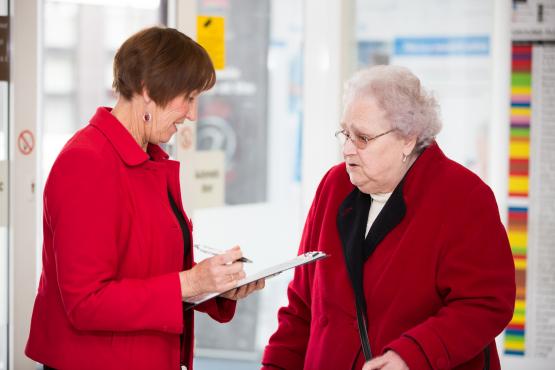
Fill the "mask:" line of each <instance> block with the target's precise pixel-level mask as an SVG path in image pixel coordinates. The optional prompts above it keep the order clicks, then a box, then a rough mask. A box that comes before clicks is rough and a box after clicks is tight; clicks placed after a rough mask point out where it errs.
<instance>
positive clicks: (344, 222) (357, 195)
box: [337, 188, 372, 303]
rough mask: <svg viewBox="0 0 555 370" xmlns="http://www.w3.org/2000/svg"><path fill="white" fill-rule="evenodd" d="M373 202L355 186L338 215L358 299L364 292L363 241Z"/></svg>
mask: <svg viewBox="0 0 555 370" xmlns="http://www.w3.org/2000/svg"><path fill="white" fill-rule="evenodd" d="M371 202H372V198H371V197H370V196H369V195H368V194H364V193H362V192H360V191H359V190H358V189H357V188H355V189H354V190H353V191H352V192H351V193H350V194H349V195H348V196H347V198H345V200H344V201H343V203H341V206H340V207H339V213H338V215H337V229H338V231H339V238H340V239H341V244H342V246H343V254H344V256H345V262H346V264H347V271H348V273H349V277H350V278H351V282H352V284H353V288H354V290H355V296H356V297H357V299H358V298H359V297H360V294H361V293H362V264H363V259H362V242H363V240H364V232H365V231H366V222H367V220H368V211H369V210H370V204H371ZM359 303H362V302H359Z"/></svg>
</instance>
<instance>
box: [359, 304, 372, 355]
mask: <svg viewBox="0 0 555 370" xmlns="http://www.w3.org/2000/svg"><path fill="white" fill-rule="evenodd" d="M357 295H358V294H357ZM362 299H364V297H363V298H362ZM355 301H356V306H357V322H358V335H359V337H360V343H361V344H362V353H363V354H364V359H365V360H366V361H370V360H371V359H372V351H371V350H370V339H368V329H367V327H368V326H367V323H366V315H365V314H364V310H363V308H362V306H363V304H360V303H359V299H358V297H357V299H356V300H355Z"/></svg>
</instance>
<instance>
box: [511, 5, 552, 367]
mask: <svg viewBox="0 0 555 370" xmlns="http://www.w3.org/2000/svg"><path fill="white" fill-rule="evenodd" d="M511 27H512V28H511V34H512V40H513V45H512V56H511V59H512V71H511V112H510V141H509V148H510V150H509V184H508V185H509V186H508V189H509V201H508V208H509V209H508V214H509V222H508V226H507V231H508V234H509V241H510V243H511V249H512V251H513V256H514V261H515V267H516V284H517V298H516V302H515V312H514V315H513V318H512V320H511V322H510V324H509V326H508V327H507V329H506V330H505V343H504V351H505V354H507V355H514V356H519V357H527V358H537V359H555V243H554V242H553V235H554V234H555V167H554V166H553V163H555V105H554V104H553V102H554V101H555V1H552V0H549V1H533V0H528V1H516V0H515V1H513V17H512V23H511Z"/></svg>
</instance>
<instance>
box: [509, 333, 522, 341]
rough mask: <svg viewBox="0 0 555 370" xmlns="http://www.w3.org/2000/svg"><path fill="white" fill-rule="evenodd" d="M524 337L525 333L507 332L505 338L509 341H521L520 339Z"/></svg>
mask: <svg viewBox="0 0 555 370" xmlns="http://www.w3.org/2000/svg"><path fill="white" fill-rule="evenodd" d="M523 338H524V335H518V334H507V333H505V340H507V341H514V342H520V341H522V340H523Z"/></svg>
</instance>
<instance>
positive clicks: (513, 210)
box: [509, 207, 528, 213]
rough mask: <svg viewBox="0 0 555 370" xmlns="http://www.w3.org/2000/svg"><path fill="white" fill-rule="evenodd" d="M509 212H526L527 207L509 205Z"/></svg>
mask: <svg viewBox="0 0 555 370" xmlns="http://www.w3.org/2000/svg"><path fill="white" fill-rule="evenodd" d="M509 212H522V213H526V212H528V208H527V207H509Z"/></svg>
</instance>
